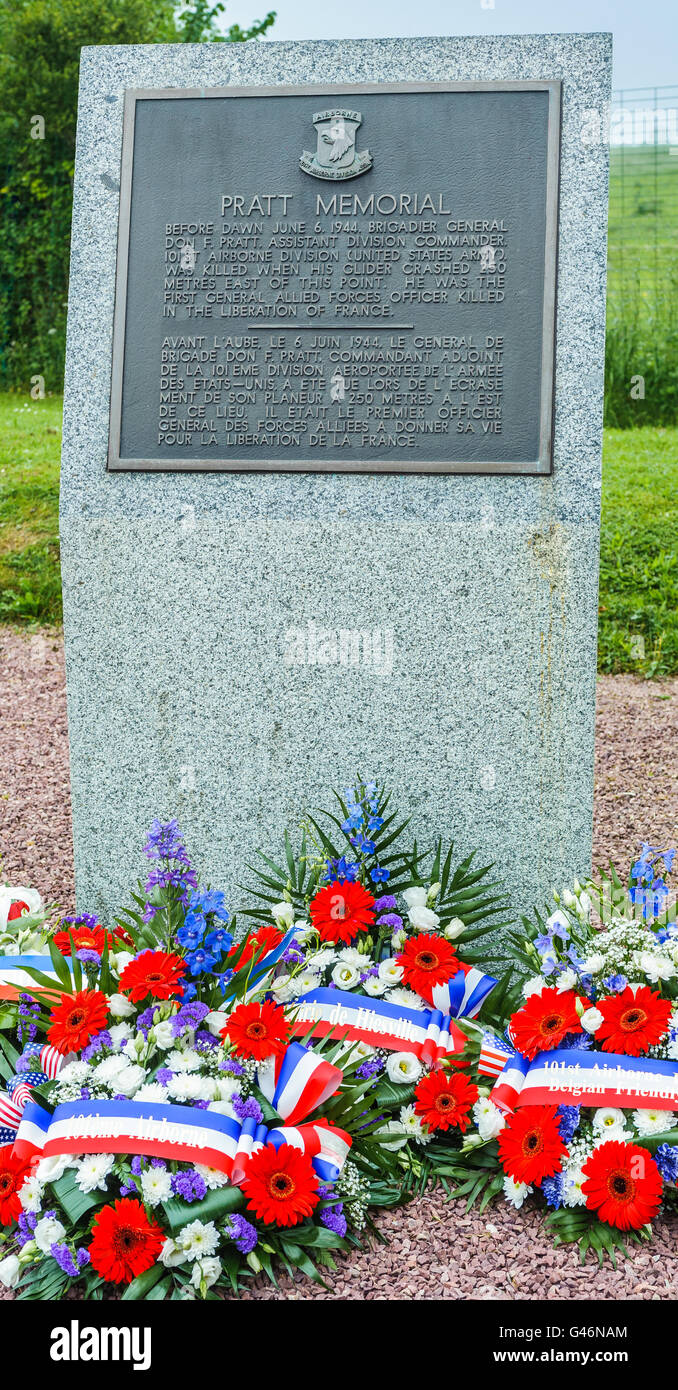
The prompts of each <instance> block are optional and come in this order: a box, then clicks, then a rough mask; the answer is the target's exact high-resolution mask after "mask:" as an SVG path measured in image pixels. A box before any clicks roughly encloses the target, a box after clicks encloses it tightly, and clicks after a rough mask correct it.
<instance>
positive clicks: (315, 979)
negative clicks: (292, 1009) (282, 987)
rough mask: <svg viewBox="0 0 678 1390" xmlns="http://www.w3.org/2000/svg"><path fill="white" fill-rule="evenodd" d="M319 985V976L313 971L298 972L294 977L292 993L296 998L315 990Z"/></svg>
mask: <svg viewBox="0 0 678 1390" xmlns="http://www.w3.org/2000/svg"><path fill="white" fill-rule="evenodd" d="M319 985H320V976H319V975H316V974H315V972H314V971H313V970H300V971H299V974H298V975H295V976H294V993H295V995H297V997H298V996H299V995H301V994H308V993H309V992H310V990H312V989H317V988H318V986H319Z"/></svg>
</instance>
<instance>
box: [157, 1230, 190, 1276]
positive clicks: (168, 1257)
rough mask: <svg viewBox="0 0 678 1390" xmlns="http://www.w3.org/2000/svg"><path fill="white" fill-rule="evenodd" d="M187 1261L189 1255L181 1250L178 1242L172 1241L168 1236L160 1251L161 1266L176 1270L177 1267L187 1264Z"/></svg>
mask: <svg viewBox="0 0 678 1390" xmlns="http://www.w3.org/2000/svg"><path fill="white" fill-rule="evenodd" d="M187 1259H188V1255H187V1254H186V1251H185V1250H182V1249H180V1247H179V1246H178V1245H177V1243H176V1241H175V1240H172V1238H171V1236H168V1237H167V1240H166V1241H165V1244H164V1245H163V1247H162V1250H161V1251H160V1263H161V1265H164V1266H165V1269H174V1268H175V1266H176V1265H183V1264H185V1263H186V1261H187Z"/></svg>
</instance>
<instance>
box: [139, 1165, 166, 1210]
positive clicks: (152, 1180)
mask: <svg viewBox="0 0 678 1390" xmlns="http://www.w3.org/2000/svg"><path fill="white" fill-rule="evenodd" d="M141 1195H142V1197H143V1199H144V1202H145V1204H146V1206H148V1207H157V1206H158V1205H159V1203H160V1202H166V1201H167V1200H168V1199H169V1198H170V1197H171V1196H172V1178H171V1175H170V1174H169V1172H168V1171H167V1169H166V1168H144V1171H143V1173H142V1174H141Z"/></svg>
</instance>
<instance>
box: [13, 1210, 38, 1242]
mask: <svg viewBox="0 0 678 1390" xmlns="http://www.w3.org/2000/svg"><path fill="white" fill-rule="evenodd" d="M37 1224H38V1214H37V1212H35V1213H34V1212H30V1211H28V1212H26V1211H22V1212H20V1213H19V1217H18V1219H17V1236H16V1238H17V1241H18V1243H19V1245H20V1246H24V1245H25V1244H26V1242H27V1241H29V1240H32V1239H33V1232H34V1230H35V1228H36V1226H37Z"/></svg>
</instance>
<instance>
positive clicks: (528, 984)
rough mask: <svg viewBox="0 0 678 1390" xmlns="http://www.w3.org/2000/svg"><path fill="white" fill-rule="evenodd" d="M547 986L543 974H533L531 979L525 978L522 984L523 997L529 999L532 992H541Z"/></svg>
mask: <svg viewBox="0 0 678 1390" xmlns="http://www.w3.org/2000/svg"><path fill="white" fill-rule="evenodd" d="M546 988H547V984H546V980H545V979H544V976H543V975H534V976H533V977H532V979H531V980H526V981H525V984H524V985H523V998H524V999H530V998H531V997H532V995H533V994H541V992H542V990H543V989H546Z"/></svg>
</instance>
